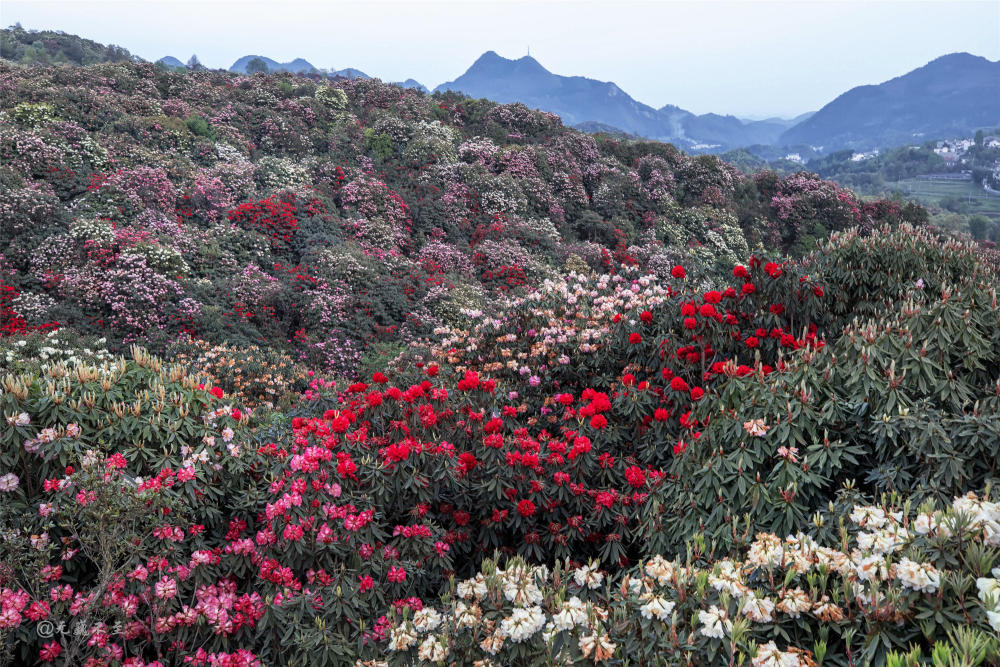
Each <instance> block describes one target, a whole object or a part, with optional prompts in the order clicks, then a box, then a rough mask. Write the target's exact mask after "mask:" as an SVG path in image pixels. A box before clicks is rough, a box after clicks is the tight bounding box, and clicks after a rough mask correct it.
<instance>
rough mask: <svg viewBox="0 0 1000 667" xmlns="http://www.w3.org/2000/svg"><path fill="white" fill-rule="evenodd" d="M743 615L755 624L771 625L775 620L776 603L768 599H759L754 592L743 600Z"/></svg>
mask: <svg viewBox="0 0 1000 667" xmlns="http://www.w3.org/2000/svg"><path fill="white" fill-rule="evenodd" d="M741 611H742V612H743V615H744V616H746V617H747V618H749V619H750V620H751V621H754V622H755V623H770V622H771V621H773V620H774V616H773V615H772V614H773V613H774V602H772V601H771V600H770V599H768V598H766V597H765V598H759V597H757V596H756V595H755V594H754V593H753V592H751V593H749V594H748V595H747V596H746V597H745V598H744V599H743V605H742V607H741Z"/></svg>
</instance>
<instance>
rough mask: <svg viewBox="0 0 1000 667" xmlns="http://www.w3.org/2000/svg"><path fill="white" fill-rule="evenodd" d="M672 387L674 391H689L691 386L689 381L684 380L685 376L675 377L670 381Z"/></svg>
mask: <svg viewBox="0 0 1000 667" xmlns="http://www.w3.org/2000/svg"><path fill="white" fill-rule="evenodd" d="M670 388H671V389H673V390H674V391H689V390H690V387H689V386H688V383H687V382H685V381H684V378H679V377H675V378H674V379H673V380H671V381H670Z"/></svg>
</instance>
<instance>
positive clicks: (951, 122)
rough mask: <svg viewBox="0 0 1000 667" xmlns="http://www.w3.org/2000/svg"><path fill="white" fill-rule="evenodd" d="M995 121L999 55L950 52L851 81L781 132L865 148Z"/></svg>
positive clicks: (792, 138) (960, 132) (958, 132)
mask: <svg viewBox="0 0 1000 667" xmlns="http://www.w3.org/2000/svg"><path fill="white" fill-rule="evenodd" d="M997 125H1000V60H998V61H991V60H989V59H987V58H984V57H982V56H976V55H972V54H970V53H965V52H958V53H949V54H945V55H943V56H939V57H938V58H935V59H934V60H931V61H930V62H928V63H927V64H926V65H923V66H922V67H918V68H916V69H914V70H911V71H909V72H907V73H905V74H902V75H900V76H897V77H894V78H892V79H889V80H887V81H883V82H882V83H879V84H868V85H864V86H856V87H854V88H851V89H850V90H848V91H846V92H844V93H842V94H840V95H838V96H837V97H836V98H834V99H833V100H832V101H831V102H829V103H828V104H826V105H825V106H824V107H823V108H821V109H820V110H819V111H817V112H816V113H815V114H813V115H812V116H811V117H809V118H807V119H805V120H804V121H802V122H801V123H798V124H797V125H794V126H792V127H791V128H789V129H788V130H786V131H785V132H783V133H782V135H781V141H782V142H783V143H785V144H794V143H806V144H811V145H820V144H822V145H823V146H824V148H854V149H856V150H866V149H871V148H881V147H886V146H892V145H900V144H904V143H908V142H911V141H914V140H922V139H924V138H927V137H947V136H965V135H969V134H971V133H972V132H974V131H975V130H976V129H979V128H982V127H995V126H997Z"/></svg>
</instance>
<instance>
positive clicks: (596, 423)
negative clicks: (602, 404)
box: [590, 415, 608, 429]
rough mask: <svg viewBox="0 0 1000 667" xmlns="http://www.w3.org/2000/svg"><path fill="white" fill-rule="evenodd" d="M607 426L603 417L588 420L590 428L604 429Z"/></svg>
mask: <svg viewBox="0 0 1000 667" xmlns="http://www.w3.org/2000/svg"><path fill="white" fill-rule="evenodd" d="M607 425H608V420H607V419H605V418H604V415H594V416H593V417H591V418H590V426H591V427H592V428H598V429H600V428H604V427H605V426H607Z"/></svg>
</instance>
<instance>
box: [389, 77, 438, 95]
mask: <svg viewBox="0 0 1000 667" xmlns="http://www.w3.org/2000/svg"><path fill="white" fill-rule="evenodd" d="M393 85H394V86H400V87H402V88H413V89H414V90H422V91H423V92H425V93H427V92H430V91H428V90H427V86H425V85H424V84H422V83H420V82H419V81H417V80H416V79H407V80H406V81H397V82H395V83H394V84H393Z"/></svg>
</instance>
